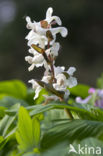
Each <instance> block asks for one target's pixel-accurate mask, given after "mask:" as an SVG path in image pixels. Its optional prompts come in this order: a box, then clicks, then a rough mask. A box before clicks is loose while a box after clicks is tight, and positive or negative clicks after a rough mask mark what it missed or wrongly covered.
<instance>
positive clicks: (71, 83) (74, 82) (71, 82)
mask: <svg viewBox="0 0 103 156" xmlns="http://www.w3.org/2000/svg"><path fill="white" fill-rule="evenodd" d="M75 71H76V68H74V67H70V68H69V69H68V71H67V73H68V74H69V76H70V77H69V79H68V80H67V85H68V86H69V88H72V87H74V86H76V85H77V79H76V78H75V77H73V76H72V75H73V73H74V72H75Z"/></svg>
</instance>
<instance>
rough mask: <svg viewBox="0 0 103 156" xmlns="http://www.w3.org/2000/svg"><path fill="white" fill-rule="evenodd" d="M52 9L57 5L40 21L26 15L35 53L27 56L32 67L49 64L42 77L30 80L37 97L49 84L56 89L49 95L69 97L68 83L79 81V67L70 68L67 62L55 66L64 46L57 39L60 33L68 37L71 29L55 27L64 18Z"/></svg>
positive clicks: (75, 83)
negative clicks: (32, 19)
mask: <svg viewBox="0 0 103 156" xmlns="http://www.w3.org/2000/svg"><path fill="white" fill-rule="evenodd" d="M52 13H53V9H52V8H48V10H47V12H46V18H45V19H44V20H41V21H40V22H36V21H33V22H32V21H31V19H30V17H26V21H27V28H28V29H30V32H29V34H28V35H27V36H26V39H27V40H28V46H29V47H30V49H29V53H30V54H32V55H33V56H26V57H25V60H26V61H27V62H28V63H29V64H30V67H29V68H28V70H29V71H31V70H33V69H34V67H37V68H38V67H41V66H44V68H45V72H44V76H43V77H42V79H41V80H36V79H32V80H30V81H29V83H31V84H32V86H33V89H35V96H34V99H36V98H37V97H38V96H39V93H40V91H41V89H42V88H45V89H47V90H48V91H49V93H52V94H51V95H50V96H47V95H45V98H46V99H51V100H58V99H59V100H66V99H68V96H69V94H70V93H69V90H68V89H67V87H69V88H71V87H74V86H76V85H77V80H76V78H75V77H73V73H74V72H75V71H76V69H75V68H74V67H70V68H69V69H68V70H67V71H66V70H65V67H63V66H62V67H60V66H58V67H56V66H55V61H56V58H57V56H58V54H59V53H58V52H59V49H60V44H59V43H58V42H56V35H57V34H58V33H60V34H61V36H62V37H66V36H67V34H68V31H67V29H66V28H65V27H56V28H54V26H55V25H56V24H58V25H61V24H62V22H61V20H60V18H59V17H57V16H52Z"/></svg>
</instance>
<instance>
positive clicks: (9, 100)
mask: <svg viewBox="0 0 103 156" xmlns="http://www.w3.org/2000/svg"><path fill="white" fill-rule="evenodd" d="M16 103H20V104H21V105H22V106H25V107H26V106H28V103H27V102H26V101H24V100H22V99H17V98H15V97H12V96H5V97H4V98H3V99H1V100H0V106H3V107H6V108H10V107H11V106H13V105H15V104H16Z"/></svg>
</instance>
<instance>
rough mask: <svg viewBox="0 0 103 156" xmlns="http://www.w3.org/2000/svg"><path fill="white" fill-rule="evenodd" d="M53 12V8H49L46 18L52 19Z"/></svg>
mask: <svg viewBox="0 0 103 156" xmlns="http://www.w3.org/2000/svg"><path fill="white" fill-rule="evenodd" d="M52 13H53V8H51V7H50V8H48V10H47V12H46V19H50V18H51V16H52Z"/></svg>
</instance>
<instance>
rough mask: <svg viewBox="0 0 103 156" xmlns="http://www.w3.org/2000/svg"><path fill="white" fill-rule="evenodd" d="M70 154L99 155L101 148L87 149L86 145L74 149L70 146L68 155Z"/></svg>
mask: <svg viewBox="0 0 103 156" xmlns="http://www.w3.org/2000/svg"><path fill="white" fill-rule="evenodd" d="M70 153H76V154H88V155H91V154H96V155H100V154H101V147H99V146H98V147H89V146H88V145H84V146H81V145H80V144H78V145H77V146H76V147H74V146H73V145H72V144H70V146H69V151H68V154H70Z"/></svg>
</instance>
